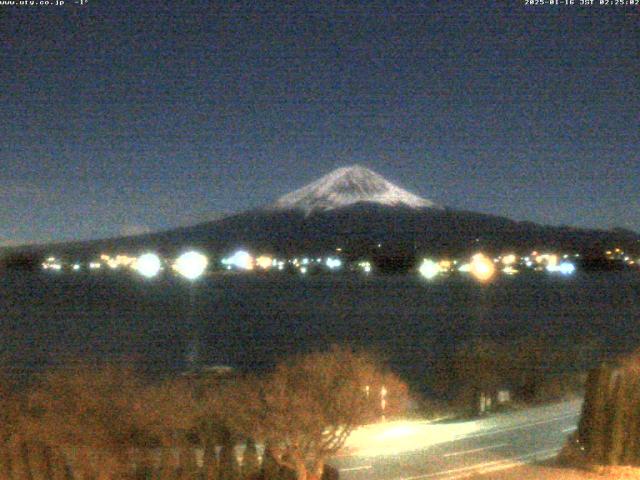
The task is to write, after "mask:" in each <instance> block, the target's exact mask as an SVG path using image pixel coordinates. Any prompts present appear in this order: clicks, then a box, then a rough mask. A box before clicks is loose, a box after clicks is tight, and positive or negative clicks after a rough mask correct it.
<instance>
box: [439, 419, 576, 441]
mask: <svg viewBox="0 0 640 480" xmlns="http://www.w3.org/2000/svg"><path fill="white" fill-rule="evenodd" d="M577 416H578V414H577V413H570V414H566V415H561V416H559V417H553V418H547V419H545V420H538V421H535V422H529V423H519V424H516V425H514V426H511V427H498V428H493V429H490V430H487V431H485V432H478V433H471V434H469V435H460V436H459V437H456V438H455V439H454V440H451V442H457V441H458V440H464V439H467V438H477V437H486V436H488V435H495V434H498V433H503V432H512V431H514V430H522V429H523V428H528V427H535V426H536V425H544V424H545V423H553V422H557V421H558V420H565V419H567V418H571V417H577Z"/></svg>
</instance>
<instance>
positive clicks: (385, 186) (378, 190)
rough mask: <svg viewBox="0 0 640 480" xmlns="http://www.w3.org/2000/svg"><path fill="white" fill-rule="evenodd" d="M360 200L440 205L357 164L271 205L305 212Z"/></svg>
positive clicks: (339, 206) (328, 208)
mask: <svg viewBox="0 0 640 480" xmlns="http://www.w3.org/2000/svg"><path fill="white" fill-rule="evenodd" d="M361 202H370V203H377V204H381V205H386V206H406V207H410V208H441V207H439V206H438V205H436V204H435V203H433V202H432V201H430V200H426V199H424V198H421V197H418V196H417V195H414V194H413V193H409V192H407V191H406V190H403V189H402V188H400V187H397V186H396V185H394V184H392V183H391V182H389V181H387V180H386V179H385V178H383V177H382V176H380V175H378V174H377V173H375V172H373V171H371V170H369V169H367V168H364V167H361V166H359V165H356V166H352V167H343V168H338V169H337V170H334V171H333V172H331V173H329V174H328V175H325V176H324V177H322V178H320V179H319V180H316V181H315V182H313V183H310V184H309V185H307V186H305V187H302V188H300V189H298V190H295V191H293V192H291V193H288V194H287V195H285V196H283V197H281V198H280V199H279V200H278V201H277V202H276V203H275V204H273V208H275V209H278V210H302V211H304V212H305V213H306V214H307V215H308V214H310V213H312V212H316V211H326V210H333V209H336V208H341V207H346V206H349V205H353V204H356V203H361Z"/></svg>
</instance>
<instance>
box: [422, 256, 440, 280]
mask: <svg viewBox="0 0 640 480" xmlns="http://www.w3.org/2000/svg"><path fill="white" fill-rule="evenodd" d="M419 271H420V275H422V276H423V277H424V278H426V279H427V280H433V279H434V278H436V277H437V276H438V274H439V273H440V266H439V265H438V264H437V263H436V262H434V261H433V260H429V259H428V258H425V259H424V260H423V261H422V264H421V265H420V269H419Z"/></svg>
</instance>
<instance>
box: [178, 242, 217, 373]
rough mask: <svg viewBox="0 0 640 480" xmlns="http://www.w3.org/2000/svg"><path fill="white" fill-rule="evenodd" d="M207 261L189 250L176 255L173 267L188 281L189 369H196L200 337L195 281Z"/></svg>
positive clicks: (197, 253)
mask: <svg viewBox="0 0 640 480" xmlns="http://www.w3.org/2000/svg"><path fill="white" fill-rule="evenodd" d="M208 264H209V261H208V259H207V257H206V256H204V255H203V254H201V253H199V252H195V251H189V252H186V253H183V254H182V255H180V256H179V257H178V259H177V260H176V262H175V264H174V265H173V268H174V269H175V270H176V271H177V272H178V273H179V274H180V275H181V276H182V277H184V278H186V279H187V280H188V281H189V307H188V315H187V326H188V328H189V329H190V331H191V336H192V338H191V340H190V341H189V345H188V346H187V349H188V350H187V362H188V363H189V367H190V369H191V370H196V368H197V366H198V365H197V363H198V361H199V359H200V345H199V343H200V338H199V335H198V329H197V325H196V322H197V319H196V318H195V309H196V285H195V283H196V281H197V280H198V279H199V278H200V277H201V276H202V275H203V274H204V272H205V270H206V269H207V265H208Z"/></svg>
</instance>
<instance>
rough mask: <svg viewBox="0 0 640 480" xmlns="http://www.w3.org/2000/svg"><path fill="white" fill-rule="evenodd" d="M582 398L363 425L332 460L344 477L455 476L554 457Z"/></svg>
mask: <svg viewBox="0 0 640 480" xmlns="http://www.w3.org/2000/svg"><path fill="white" fill-rule="evenodd" d="M581 404H582V402H581V401H580V400H575V401H568V402H562V403H556V404H552V405H546V406H542V407H536V408H530V409H527V410H519V411H516V412H510V413H503V414H496V415H493V416H490V417H487V418H483V419H480V420H474V421H467V422H449V423H447V422H439V423H431V422H426V421H401V422H387V423H380V424H376V425H368V426H366V427H363V428H361V429H359V430H357V431H356V432H354V433H353V435H352V436H351V437H350V438H349V440H348V442H347V444H346V445H345V448H344V449H343V451H344V453H343V454H342V455H340V456H338V457H336V458H334V459H333V460H332V461H331V462H330V463H331V464H332V465H333V466H335V467H337V468H338V469H339V470H340V478H341V479H343V480H429V479H434V480H442V479H447V480H453V479H457V478H465V477H470V476H472V475H474V474H477V473H485V474H486V473H490V472H494V471H498V470H504V469H508V468H512V467H516V466H520V465H522V464H524V463H531V462H534V461H536V460H543V459H547V458H550V457H553V456H554V455H555V454H556V453H557V452H558V451H559V450H560V448H561V447H562V445H563V444H564V442H565V440H566V437H567V436H568V435H569V434H570V433H571V432H573V431H574V430H575V429H576V425H577V422H578V419H579V416H580V407H581Z"/></svg>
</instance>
